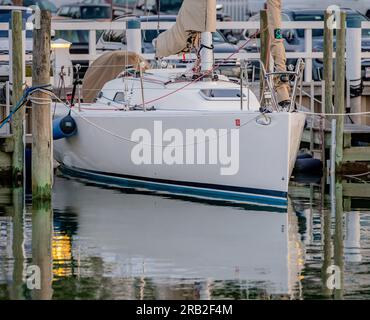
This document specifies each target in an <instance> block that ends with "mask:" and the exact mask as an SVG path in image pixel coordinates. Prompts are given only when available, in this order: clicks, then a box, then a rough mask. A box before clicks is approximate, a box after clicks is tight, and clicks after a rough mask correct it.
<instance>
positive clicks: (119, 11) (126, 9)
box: [82, 0, 141, 17]
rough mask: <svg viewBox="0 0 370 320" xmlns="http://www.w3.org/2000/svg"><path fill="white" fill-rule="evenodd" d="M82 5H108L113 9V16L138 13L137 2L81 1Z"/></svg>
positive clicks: (121, 0) (138, 2)
mask: <svg viewBox="0 0 370 320" xmlns="http://www.w3.org/2000/svg"><path fill="white" fill-rule="evenodd" d="M82 3H84V4H95V5H98V4H109V5H110V6H111V7H112V9H113V16H114V17H119V16H123V15H126V14H133V13H135V14H136V13H138V10H139V5H140V3H141V2H140V1H138V0H83V1H82Z"/></svg>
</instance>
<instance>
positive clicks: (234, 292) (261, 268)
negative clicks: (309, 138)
mask: <svg viewBox="0 0 370 320" xmlns="http://www.w3.org/2000/svg"><path fill="white" fill-rule="evenodd" d="M53 206H54V238H53V260H54V262H53V263H54V267H53V272H54V285H53V287H54V298H63V297H68V298H73V297H76V296H73V295H74V294H75V295H79V297H84V298H97V299H98V298H121V299H140V298H143V299H147V298H156V299H177V298H187V297H189V298H193V299H194V298H201V299H214V298H266V297H271V296H275V295H276V296H278V297H280V298H281V296H286V298H291V297H293V295H294V297H295V298H299V297H298V296H297V295H296V292H297V288H298V287H299V281H300V271H301V269H302V267H303V263H304V257H303V250H302V244H301V242H300V236H299V233H298V223H297V217H296V214H295V212H293V210H292V209H291V206H289V209H288V210H285V211H283V210H280V211H279V212H277V211H276V209H271V208H268V207H266V208H258V207H238V206H236V205H234V206H232V207H230V206H223V205H209V204H208V203H200V202H198V201H197V202H192V201H189V200H187V201H183V200H181V199H177V198H173V197H171V198H169V197H168V196H165V197H164V196H159V195H155V194H151V193H148V192H146V193H144V194H143V193H139V192H138V191H132V190H131V191H129V190H127V191H124V190H115V189H113V190H112V189H101V188H98V187H96V186H93V185H84V184H83V183H81V182H78V181H74V180H67V179H64V178H57V182H56V186H55V191H54V199H53ZM71 276H76V277H77V279H76V277H75V280H74V282H76V281H80V282H81V283H82V284H84V285H85V286H86V288H85V289H86V290H84V292H80V293H76V291H75V293H73V292H68V294H67V293H66V292H65V289H66V288H67V286H68V284H67V282H68V283H69V281H70V280H67V279H70V278H71ZM81 283H80V285H79V287H80V288H81ZM95 289H96V290H95Z"/></svg>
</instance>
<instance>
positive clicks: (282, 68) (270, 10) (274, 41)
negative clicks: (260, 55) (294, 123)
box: [266, 0, 290, 108]
mask: <svg viewBox="0 0 370 320" xmlns="http://www.w3.org/2000/svg"><path fill="white" fill-rule="evenodd" d="M266 8H267V17H268V26H269V34H270V50H271V55H272V58H273V60H274V67H275V68H276V71H277V72H286V53H285V47H284V39H283V35H282V32H281V0H267V1H266ZM275 89H276V92H277V98H278V103H279V105H280V106H281V107H282V108H289V107H290V87H289V82H288V78H287V77H286V76H279V77H276V79H275Z"/></svg>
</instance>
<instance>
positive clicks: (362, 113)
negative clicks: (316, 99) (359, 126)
mask: <svg viewBox="0 0 370 320" xmlns="http://www.w3.org/2000/svg"><path fill="white" fill-rule="evenodd" d="M296 112H299V113H304V114H306V115H311V116H322V117H326V116H328V117H346V116H361V115H370V111H364V112H349V113H326V112H310V111H300V110H298V111H296Z"/></svg>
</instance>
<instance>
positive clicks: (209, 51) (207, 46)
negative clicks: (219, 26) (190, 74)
mask: <svg viewBox="0 0 370 320" xmlns="http://www.w3.org/2000/svg"><path fill="white" fill-rule="evenodd" d="M200 42H201V51H200V59H201V65H200V66H201V71H202V72H209V71H211V70H212V68H213V39H212V33H211V32H202V33H201V38H200Z"/></svg>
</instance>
